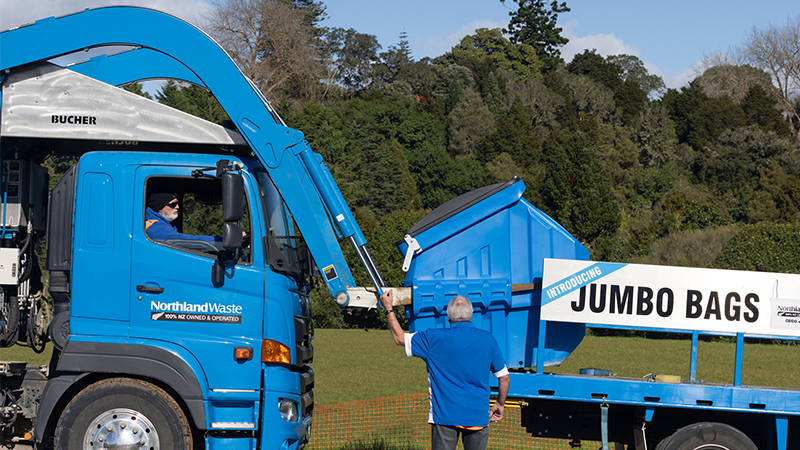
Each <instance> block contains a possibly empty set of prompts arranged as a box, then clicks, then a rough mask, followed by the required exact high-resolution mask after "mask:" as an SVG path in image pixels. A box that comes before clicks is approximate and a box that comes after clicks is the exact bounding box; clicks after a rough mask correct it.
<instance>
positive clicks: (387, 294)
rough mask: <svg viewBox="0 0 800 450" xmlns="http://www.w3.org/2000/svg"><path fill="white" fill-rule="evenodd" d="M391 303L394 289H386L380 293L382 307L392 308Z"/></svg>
mask: <svg viewBox="0 0 800 450" xmlns="http://www.w3.org/2000/svg"><path fill="white" fill-rule="evenodd" d="M392 303H394V291H392V290H391V289H386V290H385V291H383V295H381V305H383V309H385V310H387V311H388V310H390V309H392Z"/></svg>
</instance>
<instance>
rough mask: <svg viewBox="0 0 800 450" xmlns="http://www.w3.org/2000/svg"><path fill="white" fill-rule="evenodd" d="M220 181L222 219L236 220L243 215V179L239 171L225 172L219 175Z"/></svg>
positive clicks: (226, 220)
mask: <svg viewBox="0 0 800 450" xmlns="http://www.w3.org/2000/svg"><path fill="white" fill-rule="evenodd" d="M221 181H222V220H223V221H225V222H238V221H240V220H242V216H244V200H243V199H244V179H243V178H242V175H241V174H239V173H233V172H225V173H223V174H222V176H221ZM239 234H241V230H240V232H239ZM240 237H241V236H240ZM226 247H227V246H226Z"/></svg>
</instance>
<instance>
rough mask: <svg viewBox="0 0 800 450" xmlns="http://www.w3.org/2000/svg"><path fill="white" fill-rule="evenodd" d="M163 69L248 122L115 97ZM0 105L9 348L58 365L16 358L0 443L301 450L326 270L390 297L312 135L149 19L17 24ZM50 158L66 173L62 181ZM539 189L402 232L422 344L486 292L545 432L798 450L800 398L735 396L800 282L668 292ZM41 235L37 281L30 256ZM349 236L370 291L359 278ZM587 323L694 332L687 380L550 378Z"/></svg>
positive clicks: (4, 36) (528, 422)
mask: <svg viewBox="0 0 800 450" xmlns="http://www.w3.org/2000/svg"><path fill="white" fill-rule="evenodd" d="M98 48H100V49H103V48H105V49H106V50H105V51H101V52H95V49H98ZM109 48H110V50H109ZM151 78H156V79H175V80H181V81H182V82H187V83H192V84H195V85H198V86H202V87H204V88H206V89H208V90H209V92H211V93H212V94H213V95H214V97H215V98H216V99H217V100H218V101H219V103H220V104H221V105H222V107H223V108H224V109H225V111H226V113H227V114H228V116H229V118H230V119H231V122H232V123H231V124H230V126H226V127H223V126H218V125H215V124H212V123H210V122H207V121H204V120H201V119H198V118H196V117H193V116H191V115H188V114H184V113H182V112H180V111H177V110H174V109H172V108H169V107H167V106H164V105H161V104H158V103H156V102H152V101H150V100H147V99H145V98H143V97H140V96H137V95H135V94H133V93H130V92H127V91H125V90H122V89H119V88H118V87H117V86H122V85H125V84H127V83H131V82H135V81H139V80H146V79H151ZM0 93H1V94H2V97H0V161H1V162H2V164H0V170H1V173H0V175H1V176H2V178H1V179H0V185H2V195H3V206H2V207H3V212H2V217H3V218H4V219H3V225H2V232H0V243H1V244H2V245H0V287H1V288H2V289H0V350H1V349H2V348H3V347H8V346H11V345H14V344H16V343H23V344H26V345H28V346H30V347H32V348H33V349H34V350H36V351H41V350H42V349H43V346H44V345H45V343H46V342H49V343H51V344H52V346H53V357H52V359H51V361H50V363H49V364H46V365H44V366H42V367H32V366H27V364H26V363H25V362H22V361H5V360H2V358H0V445H5V446H12V445H14V444H15V443H18V442H24V443H31V444H33V445H34V446H36V447H37V448H47V449H49V448H56V449H69V450H73V449H94V448H117V449H139V448H150V449H191V448H206V449H222V448H224V449H296V450H299V449H300V448H303V447H304V446H305V445H306V443H307V442H308V438H309V435H310V430H311V428H312V418H313V406H314V400H313V387H314V371H313V369H312V368H311V365H310V364H311V362H312V360H313V345H312V337H313V323H312V321H311V305H310V302H309V293H310V292H311V289H312V281H311V280H321V281H322V282H323V283H324V285H325V286H326V287H327V289H328V291H329V292H330V294H331V296H332V298H333V300H334V301H335V302H336V303H337V304H338V305H340V306H342V307H351V308H356V307H368V308H369V307H376V306H377V301H376V300H377V295H379V294H380V293H381V292H382V291H383V290H384V289H388V288H387V287H386V286H385V285H384V282H383V280H382V278H381V275H380V273H379V271H378V270H377V268H376V266H375V263H374V262H373V260H372V257H371V256H370V254H369V251H368V250H367V247H366V240H365V238H364V236H363V234H362V233H361V231H360V230H359V228H358V225H357V224H356V222H355V220H354V218H353V215H352V213H351V212H350V210H349V208H348V206H347V204H346V202H345V201H344V199H343V197H342V195H341V193H340V192H339V189H338V187H337V186H336V184H335V182H334V181H333V179H332V177H331V175H330V173H329V172H328V170H327V168H326V166H325V164H324V162H323V161H322V160H321V158H320V156H319V155H318V154H316V153H314V152H313V151H312V149H310V148H309V146H308V144H307V143H306V142H305V141H304V139H303V135H302V133H301V132H300V131H298V130H294V129H291V128H289V127H287V126H286V125H285V123H284V122H283V121H282V120H281V118H280V117H279V115H278V114H277V113H276V111H275V110H274V109H273V108H272V107H271V105H270V104H269V102H267V101H266V100H265V99H264V98H263V96H262V95H261V94H260V93H259V91H258V90H257V89H256V88H255V87H254V85H253V84H252V83H251V82H250V81H249V80H248V79H247V77H245V76H244V75H243V74H242V73H241V72H240V71H239V70H238V68H237V67H236V65H235V64H234V63H233V61H232V60H231V58H230V57H229V56H228V55H227V54H226V53H225V52H224V50H222V49H221V48H220V47H219V46H218V45H217V44H216V43H215V42H214V41H213V40H212V39H211V38H209V37H208V36H207V35H206V34H205V33H203V32H202V31H201V30H199V29H198V28H196V27H194V26H193V25H191V24H189V23H187V22H184V21H182V20H180V19H178V18H175V17H172V16H169V15H166V14H163V13H159V12H156V11H153V10H148V9H142V8H128V7H109V8H98V9H90V10H86V11H83V12H80V13H76V14H72V15H68V16H63V17H58V18H47V19H43V20H39V21H37V22H35V23H33V24H28V25H24V26H20V27H17V28H14V29H11V30H8V31H4V32H2V33H0ZM52 156H55V157H59V158H61V159H59V161H62V162H63V161H68V160H69V159H68V158H73V159H72V161H74V163H75V164H74V165H73V166H72V167H71V168H69V170H67V171H66V172H65V173H64V174H63V176H61V177H60V178H59V179H58V180H52V181H51V180H49V179H48V175H47V170H46V169H45V168H44V166H43V164H44V163H45V161H46V160H47V158H49V157H52ZM51 184H52V187H51V186H50V185H51ZM524 189H525V187H524V183H523V182H522V181H521V180H519V179H516V178H515V179H512V180H510V181H509V182H508V183H501V184H497V185H492V186H487V187H485V188H481V189H478V190H476V191H473V192H470V193H467V194H464V195H463V196H461V197H458V198H456V199H454V200H451V201H450V202H448V203H446V204H444V205H442V206H441V207H439V208H438V209H436V210H434V211H433V212H431V213H430V214H429V215H428V216H426V217H425V218H424V219H422V220H421V221H420V222H419V223H418V224H417V225H415V226H414V227H412V228H411V229H410V230H408V232H407V233H406V234H405V235H404V236H402V237H399V238H401V239H399V240H398V244H397V246H398V250H399V251H400V252H401V254H402V255H404V257H405V260H404V265H403V266H404V269H405V270H407V272H408V273H407V276H406V279H405V282H404V284H405V286H404V287H402V288H392V289H396V295H395V299H396V300H395V301H396V303H398V304H405V305H406V306H407V309H406V314H407V317H408V319H409V324H410V328H411V331H416V330H421V329H425V328H430V327H443V326H446V323H447V321H446V310H445V306H446V303H447V301H448V300H449V299H450V298H451V297H452V296H453V295H457V294H461V295H464V296H466V297H467V298H470V299H471V301H472V302H473V304H474V305H475V311H476V315H475V317H474V322H475V323H476V324H477V325H478V326H480V327H481V328H484V329H487V330H489V331H491V332H492V333H493V334H494V335H495V337H496V338H497V339H498V342H499V343H500V344H501V347H502V349H503V352H504V356H505V358H506V361H507V363H508V366H509V368H510V369H511V371H512V374H511V391H510V396H511V397H512V398H514V399H515V400H516V401H518V402H519V403H520V405H521V406H522V424H521V425H523V426H524V427H526V429H527V430H528V431H529V432H530V433H531V434H532V435H533V436H536V437H539V436H541V437H551V438H562V439H569V440H570V441H571V443H572V445H573V446H575V447H577V446H579V445H580V443H581V441H587V440H591V441H600V442H602V446H603V447H604V448H609V446H610V445H612V444H616V445H617V448H619V445H627V446H628V448H630V449H636V450H643V449H648V448H650V449H652V448H656V449H659V450H678V449H680V450H683V449H711V448H714V449H720V448H727V449H753V448H759V449H770V450H771V449H778V450H786V449H788V448H800V441H798V436H797V433H796V432H795V431H792V430H796V429H797V426H796V425H797V423H796V421H797V416H798V415H800V395H798V394H799V392H798V391H796V390H790V389H782V388H775V387H750V386H743V385H742V384H741V380H742V377H741V373H742V352H743V350H742V347H743V346H744V338H745V337H762V336H778V337H781V338H784V339H792V338H794V337H796V336H797V331H796V330H795V329H793V328H792V325H791V324H789V322H788V320H790V318H786V319H785V322H780V321H778V320H777V319H776V318H775V317H772V316H773V315H774V314H771V313H772V312H774V311H775V310H776V308H783V309H780V310H779V311H780V312H792V308H793V307H794V306H793V304H792V300H791V299H786V298H782V297H781V296H780V295H778V294H777V292H778V288H777V287H776V286H777V285H778V283H780V286H781V288H780V292H791V291H793V290H794V288H793V286H794V283H796V279H794V278H784V276H783V275H780V276H779V275H778V274H771V275H770V276H769V277H767V278H765V279H767V282H768V283H769V284H770V289H772V290H774V291H775V293H774V294H773V293H771V292H769V293H766V294H764V293H761V291H758V294H756V290H753V291H752V292H751V291H749V290H748V291H746V292H745V291H742V294H741V295H739V294H737V295H733V293H732V291H731V292H727V293H723V294H722V296H721V297H720V296H719V295H717V296H715V294H713V293H712V294H711V295H708V293H707V291H708V289H710V288H706V287H703V286H701V287H697V288H694V287H690V288H689V290H688V292H689V293H690V295H688V296H681V295H678V294H677V293H678V292H679V291H678V289H684V290H685V289H687V288H685V287H682V286H678V287H671V286H668V285H666V284H664V285H658V284H657V281H658V277H657V276H651V275H649V272H646V271H645V269H643V268H640V267H634V266H628V265H614V264H611V263H604V264H599V263H593V262H591V261H589V253H588V251H587V250H586V248H584V247H583V246H582V245H581V244H580V243H579V242H577V241H576V240H575V239H574V238H573V237H572V236H570V235H569V233H567V232H566V231H565V230H564V229H563V228H562V227H561V226H559V225H558V224H557V223H556V222H555V221H553V220H552V219H551V218H549V217H548V216H546V215H545V214H543V213H542V212H541V211H539V210H538V209H536V208H535V207H534V206H532V205H531V204H529V203H528V202H526V201H525V200H524V199H523V198H522V193H523V192H524ZM165 192H167V193H171V194H172V195H174V196H175V197H176V199H177V200H178V205H179V206H180V209H181V215H180V216H179V217H178V219H176V220H175V222H174V224H175V225H176V226H177V227H178V228H179V229H181V230H182V231H184V232H188V231H189V230H191V231H192V233H193V234H204V235H212V234H213V235H217V236H218V239H213V240H210V241H212V242H213V243H212V242H206V240H197V239H184V238H177V239H168V240H157V239H153V238H152V237H150V236H148V234H147V231H146V226H147V225H146V219H145V218H146V211H147V203H148V198H149V197H150V195H151V194H152V193H165ZM208 218H216V219H215V220H217V221H218V223H213V221H210V220H206V219H208ZM43 240H44V241H45V242H46V261H45V268H46V272H43V271H41V270H40V268H39V263H38V261H37V252H36V251H35V249H36V248H37V244H39V247H40V246H41V242H42V241H43ZM340 240H347V241H349V243H350V244H351V245H352V247H353V248H354V250H355V254H356V255H357V257H358V259H359V260H360V262H361V265H362V266H363V270H365V271H366V273H367V275H368V278H369V279H370V282H371V284H372V286H369V287H366V288H365V287H359V286H356V284H355V282H354V280H353V275H352V272H351V268H350V267H348V265H347V263H346V261H345V257H344V255H343V253H342V250H341V247H340V244H339V242H340ZM629 270H634V274H633V275H632V276H630V275H629V276H628V278H624V277H623V278H622V279H617V278H614V276H617V275H620V274H625V273H627V272H626V271H629ZM670 270H673V269H670ZM615 274H616V275H615ZM692 276H693V275H692ZM692 276H687V277H683V278H687V279H690V278H692ZM697 277H700V278H711V279H713V278H717V277H719V278H720V279H726V277H725V276H723V275H722V274H718V273H716V272H715V273H713V274H710V275H708V274H707V273H706V272H703V274H700V275H697ZM776 277H777V278H776ZM734 278H741V279H745V278H746V277H744V276H743V275H741V274H738V273H736V274H734ZM773 278H774V280H773ZM631 279H634V280H635V281H630V280H631ZM758 284H759V286H760V285H761V284H763V283H762V280H759V281H758ZM773 284H774V286H773ZM698 286H700V285H698ZM786 287H788V289H786ZM747 288H749V286H745V287H742V289H747ZM759 289H761V288H760V287H759ZM713 292H717V291H713ZM695 293H696V294H695ZM701 295H705V297H703V298H702V299H701V297H700V296H701ZM757 295H760V298H761V299H762V301H760V302H759V300H758V298H757ZM714 299H716V300H714ZM715 302H716V303H715ZM612 305H613V306H612ZM601 306H602V307H601ZM762 307H763V308H762ZM770 308H772V309H770ZM698 311H701V312H699V313H698ZM678 312H681V313H682V314H683V313H685V314H683V315H682V317H676V316H678V315H679V314H677V313H678ZM589 313H591V314H594V315H587V314H589ZM673 313H674V314H673ZM758 313H760V319H759V318H758V317H757V314H758ZM51 316H52V317H51ZM695 316H696V317H695ZM718 317H719V318H720V320H716V319H717V318H718ZM729 317H730V318H733V319H731V320H726V321H723V320H722V318H725V319H728V318H729ZM696 319H699V320H696ZM734 319H736V320H734ZM764 320H766V321H767V322H770V323H771V321H772V320H776V322H775V323H774V324H772V325H774V326H770V325H769V324H767V325H766V326H764V325H763V324H764ZM719 322H730V323H725V324H724V326H723V325H720V323H719ZM587 324H588V325H590V326H591V325H593V324H596V325H599V326H605V327H612V328H613V327H619V328H633V329H646V330H650V329H655V330H660V331H668V332H669V331H672V332H682V333H689V334H691V335H692V342H693V348H694V349H695V351H694V352H693V353H692V356H691V365H692V370H691V377H690V378H691V379H689V380H680V379H678V380H674V379H670V380H667V381H668V382H664V379H663V378H662V379H658V377H657V376H656V377H654V379H652V380H649V379H648V380H642V379H624V378H620V377H615V376H611V375H610V374H609V373H608V372H607V371H604V370H602V369H587V370H586V372H585V373H581V374H573V375H565V374H552V373H547V372H546V371H545V370H544V368H545V367H547V366H553V365H557V364H560V363H561V362H562V361H564V360H565V359H566V358H567V357H568V356H569V354H570V353H571V352H572V351H573V350H574V349H575V348H577V346H578V345H579V344H580V342H581V340H582V339H583V336H584V333H585V329H586V326H587ZM776 330H777V331H776ZM703 334H716V335H724V336H733V337H735V338H736V340H737V355H736V371H737V372H736V374H735V380H734V383H732V384H730V385H718V384H710V383H703V382H700V381H697V380H696V379H695V375H696V364H697V355H696V348H697V341H698V338H699V336H700V335H703Z"/></svg>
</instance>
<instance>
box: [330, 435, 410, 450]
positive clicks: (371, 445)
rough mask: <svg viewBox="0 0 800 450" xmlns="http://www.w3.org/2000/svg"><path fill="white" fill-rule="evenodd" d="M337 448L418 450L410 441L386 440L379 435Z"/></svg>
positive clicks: (339, 449)
mask: <svg viewBox="0 0 800 450" xmlns="http://www.w3.org/2000/svg"><path fill="white" fill-rule="evenodd" d="M336 449H337V450H420V447H417V446H416V445H414V444H412V443H411V442H405V443H403V442H397V441H387V440H385V439H383V438H380V437H374V438H372V439H360V440H357V441H351V442H347V443H346V444H344V445H342V446H341V447H337V448H336Z"/></svg>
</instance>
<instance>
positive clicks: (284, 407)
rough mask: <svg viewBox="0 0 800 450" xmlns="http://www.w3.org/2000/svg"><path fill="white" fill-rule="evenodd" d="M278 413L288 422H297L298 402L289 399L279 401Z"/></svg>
mask: <svg viewBox="0 0 800 450" xmlns="http://www.w3.org/2000/svg"><path fill="white" fill-rule="evenodd" d="M278 411H279V412H280V413H281V417H282V418H283V420H285V421H287V422H296V421H297V402H295V401H294V400H289V399H288V398H280V399H278Z"/></svg>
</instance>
